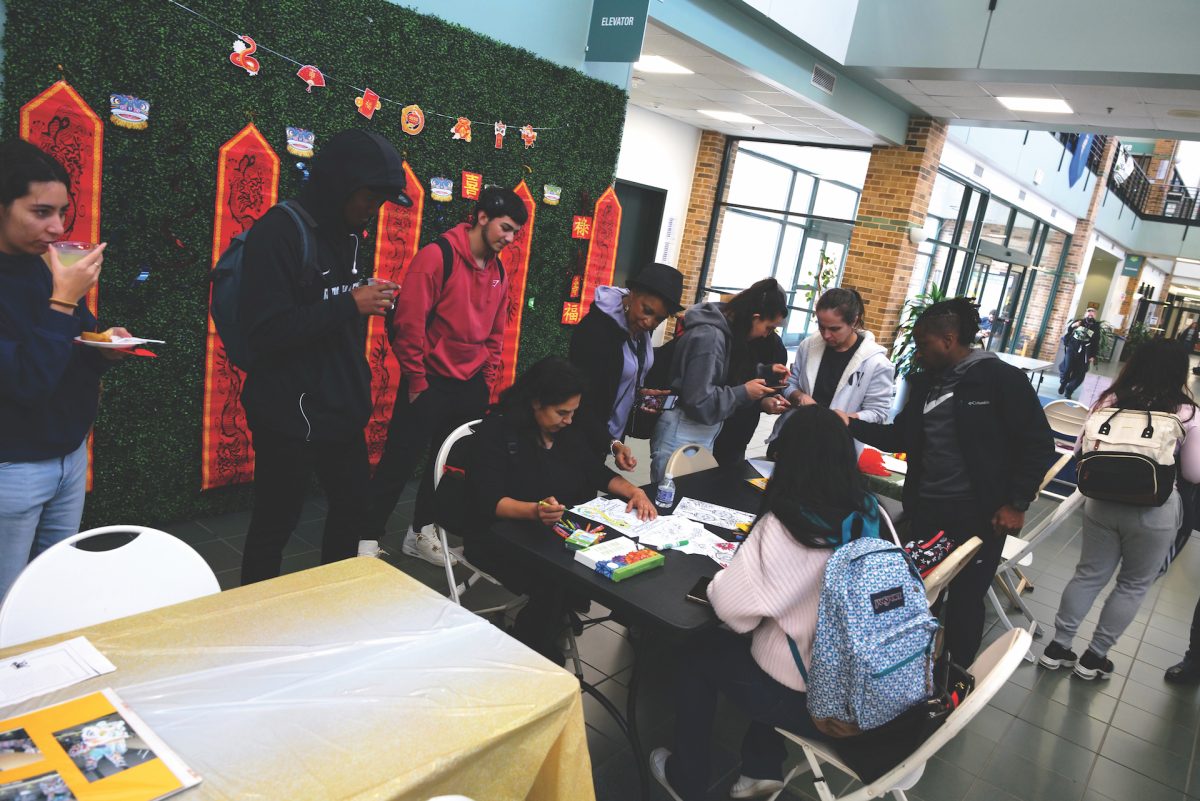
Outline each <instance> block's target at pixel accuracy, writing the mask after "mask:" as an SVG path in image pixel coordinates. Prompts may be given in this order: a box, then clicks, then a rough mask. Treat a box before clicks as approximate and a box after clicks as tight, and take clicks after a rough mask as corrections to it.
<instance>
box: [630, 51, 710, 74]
mask: <svg viewBox="0 0 1200 801" xmlns="http://www.w3.org/2000/svg"><path fill="white" fill-rule="evenodd" d="M633 68H634V69H635V70H637V71H639V72H663V73H667V74H669V75H694V74H695V73H693V72H692V71H691V70H689V69H688V68H687V67H685V66H683V65H682V64H676V63H675V62H674V61H672V60H671V59H669V58H663V57H662V56H648V55H643V56H642V57H641V58H639V59H638V60H637V61H635V62H633Z"/></svg>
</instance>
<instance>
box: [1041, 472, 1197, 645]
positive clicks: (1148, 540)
mask: <svg viewBox="0 0 1200 801" xmlns="http://www.w3.org/2000/svg"><path fill="white" fill-rule="evenodd" d="M1182 522H1183V506H1182V504H1181V503H1180V501H1179V493H1178V492H1172V493H1171V497H1170V498H1168V499H1167V502H1166V503H1164V504H1163V505H1162V506H1130V505H1128V504H1124V503H1113V502H1111V501H1097V500H1093V499H1091V498H1087V499H1086V500H1084V503H1083V549H1082V551H1081V552H1080V554H1079V564H1078V565H1076V566H1075V576H1074V577H1073V578H1072V579H1071V581H1070V582H1069V583H1068V584H1067V587H1066V589H1064V590H1063V594H1062V601H1061V602H1060V603H1059V605H1058V614H1057V615H1055V617H1054V642H1056V643H1058V644H1059V645H1061V646H1064V647H1066V648H1070V647H1071V641H1072V640H1074V639H1075V633H1076V632H1077V631H1078V630H1079V624H1080V622H1081V621H1082V620H1083V617H1084V615H1086V614H1087V613H1088V610H1090V609H1091V608H1092V604H1093V603H1095V601H1096V596H1097V595H1099V594H1100V590H1102V589H1104V585H1106V584H1107V583H1108V580H1109V579H1110V578H1112V574H1113V571H1115V570H1116V569H1117V566H1118V565H1120V567H1121V570H1120V572H1119V573H1117V584H1116V586H1115V587H1113V591H1112V592H1111V593H1110V594H1109V596H1108V599H1107V600H1105V602H1104V608H1103V609H1102V610H1100V622H1099V623H1097V624H1096V631H1095V632H1094V633H1093V634H1092V643H1091V645H1090V646H1089V650H1090V651H1092V653H1094V654H1096V655H1097V656H1107V655H1108V649H1109V648H1112V646H1113V644H1114V643H1115V642H1116V641H1117V640H1118V639H1119V638H1120V636H1121V635H1122V634H1123V633H1124V632H1125V629H1126V628H1127V627H1128V626H1129V624H1130V623H1131V622H1132V621H1133V617H1134V615H1136V614H1137V611H1138V607H1140V606H1141V605H1142V599H1143V598H1145V597H1146V592H1147V591H1148V590H1149V589H1150V585H1151V584H1152V583H1153V582H1154V579H1155V577H1157V576H1158V571H1159V568H1161V567H1162V564H1163V560H1164V559H1166V557H1167V550H1168V549H1169V548H1170V546H1171V543H1172V542H1173V541H1174V540H1175V533H1176V532H1177V531H1178V530H1179V526H1180V524H1181V523H1182Z"/></svg>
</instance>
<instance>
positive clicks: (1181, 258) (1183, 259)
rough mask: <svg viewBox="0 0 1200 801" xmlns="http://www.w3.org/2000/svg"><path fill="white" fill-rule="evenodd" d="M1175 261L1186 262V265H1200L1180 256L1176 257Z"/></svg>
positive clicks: (1199, 262) (1198, 262)
mask: <svg viewBox="0 0 1200 801" xmlns="http://www.w3.org/2000/svg"><path fill="white" fill-rule="evenodd" d="M1175 261H1183V262H1187V263H1188V264H1200V261H1197V260H1196V259H1185V258H1183V257H1182V256H1180V257H1177V258H1176V259H1175Z"/></svg>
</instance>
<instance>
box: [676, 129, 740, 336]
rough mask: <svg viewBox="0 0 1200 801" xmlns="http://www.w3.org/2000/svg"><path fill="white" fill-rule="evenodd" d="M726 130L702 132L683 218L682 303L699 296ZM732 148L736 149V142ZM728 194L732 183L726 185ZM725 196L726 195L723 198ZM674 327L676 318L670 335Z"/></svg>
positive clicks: (679, 266) (679, 265)
mask: <svg viewBox="0 0 1200 801" xmlns="http://www.w3.org/2000/svg"><path fill="white" fill-rule="evenodd" d="M725 140H726V137H725V135H724V134H721V133H717V132H716V131H703V132H701V134H700V147H699V149H698V150H697V152H696V170H695V172H694V173H693V174H692V193H691V195H690V196H689V197H688V207H687V216H686V217H685V218H684V222H683V233H682V234H681V235H680V241H679V259H678V261H677V262H676V264H675V267H676V269H678V270H679V272H681V273H683V305H685V306H687V305H690V304H691V303H692V302H693V301H694V300H695V299H696V292H697V290H698V288H699V286H700V268H701V266H702V265H703V263H704V244H705V242H706V241H707V239H708V228H709V224H710V222H711V221H712V214H713V205H714V199H715V198H716V195H717V183H718V181H719V180H720V177H721V160H722V159H723V158H724V156H725ZM733 152H734V153H736V152H737V146H736V144H735V145H734V148H733ZM725 192H726V194H728V192H729V186H728V184H727V185H726V187H725ZM722 199H724V198H722ZM723 221H724V215H722V217H721V219H718V220H717V228H716V231H715V232H714V235H713V252H714V253H716V244H717V243H718V242H720V238H721V224H722V222H723ZM674 331H675V325H674V323H673V322H668V323H667V332H666V333H667V338H668V339H669V338H670V337H671V335H672V334H673V333H674Z"/></svg>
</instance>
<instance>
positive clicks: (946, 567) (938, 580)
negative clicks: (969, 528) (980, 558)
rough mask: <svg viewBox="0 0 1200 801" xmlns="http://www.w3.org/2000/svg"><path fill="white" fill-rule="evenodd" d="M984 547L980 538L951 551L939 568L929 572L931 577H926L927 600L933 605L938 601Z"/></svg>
mask: <svg viewBox="0 0 1200 801" xmlns="http://www.w3.org/2000/svg"><path fill="white" fill-rule="evenodd" d="M982 547H983V540H981V539H979V537H971V539H969V540H967V541H966V542H964V543H963V544H961V545H959V546H958V547H957V548H955V549H954V550H953V551H951V552H950V555H949V556H947V557H946V558H945V559H943V560H942V561H941V562H939V563H938V565H937V567H935V568H934V569H933V570H930V571H929V575H927V576H926V577H925V598H926V599H927V600H928V601H929V603H931V604H932V603H933V602H934V601H936V600H937V599H938V596H940V595H941V594H942V592H943V591H944V590H945V589H946V588H947V587H949V586H950V582H951V581H953V580H954V577H955V576H957V575H958V574H959V571H961V570H962V569H963V568H964V567H966V566H967V563H968V562H970V561H971V560H972V559H974V558H975V554H976V553H978V552H979V549H980V548H982Z"/></svg>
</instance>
